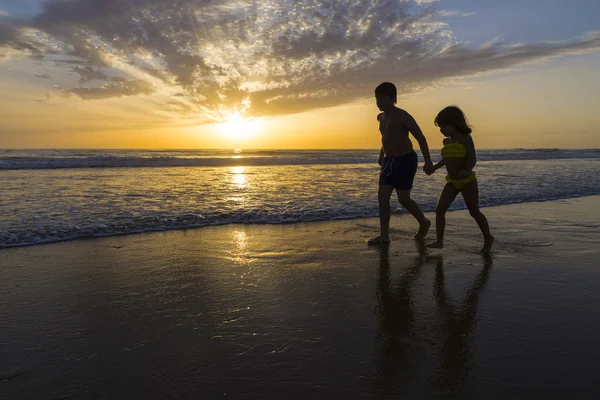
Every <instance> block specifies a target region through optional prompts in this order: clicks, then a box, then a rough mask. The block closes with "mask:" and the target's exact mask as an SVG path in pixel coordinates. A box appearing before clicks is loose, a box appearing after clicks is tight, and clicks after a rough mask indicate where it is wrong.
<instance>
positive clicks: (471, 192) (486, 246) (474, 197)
mask: <svg viewBox="0 0 600 400" xmlns="http://www.w3.org/2000/svg"><path fill="white" fill-rule="evenodd" d="M462 195H463V198H464V199H465V204H466V206H467V208H468V209H469V213H470V214H471V216H472V217H473V219H474V220H475V222H477V225H478V226H479V229H481V233H482V234H483V249H482V250H483V251H489V250H490V249H491V248H492V244H493V243H494V237H493V236H492V235H491V234H490V226H489V225H488V221H487V218H486V217H485V215H483V213H482V212H481V211H480V210H479V186H478V185H477V181H473V182H469V183H468V184H466V185H465V187H464V188H463V189H462Z"/></svg>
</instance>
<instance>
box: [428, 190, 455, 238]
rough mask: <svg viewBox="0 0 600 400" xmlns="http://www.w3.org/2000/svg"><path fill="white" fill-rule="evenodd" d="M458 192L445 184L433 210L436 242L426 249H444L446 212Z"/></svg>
mask: <svg viewBox="0 0 600 400" xmlns="http://www.w3.org/2000/svg"><path fill="white" fill-rule="evenodd" d="M457 194H458V190H456V188H455V187H454V186H452V184H451V183H446V186H444V189H442V193H441V194H440V198H439V200H438V203H437V207H436V208H435V232H436V235H437V241H435V242H433V243H431V244H428V245H427V247H429V248H432V249H441V248H443V247H444V229H445V228H446V211H448V207H450V204H452V202H453V201H454V199H455V198H456V195H457Z"/></svg>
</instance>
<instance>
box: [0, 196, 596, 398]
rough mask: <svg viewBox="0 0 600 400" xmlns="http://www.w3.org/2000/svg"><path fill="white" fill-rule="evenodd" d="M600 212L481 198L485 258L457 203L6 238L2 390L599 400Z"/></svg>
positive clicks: (568, 204) (587, 202)
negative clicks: (385, 227) (440, 233)
mask: <svg viewBox="0 0 600 400" xmlns="http://www.w3.org/2000/svg"><path fill="white" fill-rule="evenodd" d="M599 205H600V196H593V197H585V198H580V199H571V200H561V201H555V202H545V203H529V204H518V205H510V206H502V207H492V208H486V209H484V212H485V213H486V215H487V216H488V218H489V221H490V226H491V228H492V233H493V234H494V235H495V236H496V244H495V249H494V252H493V253H492V254H491V255H490V256H489V257H484V256H482V255H481V254H479V253H478V252H477V251H478V250H479V248H481V245H482V238H481V237H480V233H479V231H478V229H477V226H476V224H475V222H474V221H473V220H472V219H471V218H470V216H469V215H468V213H467V212H466V211H457V212H451V213H449V215H448V217H447V224H448V230H447V239H446V248H445V249H443V250H428V249H426V248H425V247H424V246H423V245H422V244H419V243H418V242H415V241H414V240H412V239H410V238H411V237H412V234H413V233H414V231H415V230H416V223H415V222H414V220H412V219H411V218H410V217H408V216H407V215H395V216H393V218H392V223H391V226H392V227H393V234H392V240H393V242H392V243H391V245H390V246H389V247H388V248H378V247H368V246H367V245H366V239H369V238H371V237H372V236H374V235H376V233H377V226H378V225H377V224H378V223H377V220H376V219H362V220H349V221H330V222H315V223H302V224H291V225H245V226H243V225H228V226H221V227H208V228H201V229H193V230H187V231H171V232H163V233H147V234H139V235H131V236H120V237H111V238H104V239H91V240H79V241H73V242H65V243H57V244H51V245H40V246H33V247H24V248H13V249H5V250H1V251H0V266H1V267H0V271H1V274H2V278H1V279H0V300H1V301H0V321H1V323H0V345H1V346H0V397H1V398H3V399H4V398H6V399H54V398H68V399H116V398H119V399H121V398H123V399H133V398H140V399H142V398H143V399H151V398H173V399H179V398H194V399H195V398H202V399H214V398H233V399H256V398H267V399H269V398H288V399H306V398H334V397H339V398H346V399H354V398H366V399H367V398H455V397H460V398H477V399H479V398H486V399H507V398H511V399H514V398H565V397H567V396H568V397H575V398H595V395H594V393H596V392H597V389H598V387H599V386H598V383H597V380H596V373H595V371H596V365H597V359H598V355H599V354H600V344H599V342H598V340H597V339H598V334H599V333H600V322H599V321H600V290H599V289H598V288H600V270H598V259H599V256H600V246H598V243H600V207H599ZM429 216H430V217H431V218H433V216H432V215H431V214H429ZM433 239H434V233H433V231H432V232H431V233H430V235H429V237H428V241H427V242H431V241H433Z"/></svg>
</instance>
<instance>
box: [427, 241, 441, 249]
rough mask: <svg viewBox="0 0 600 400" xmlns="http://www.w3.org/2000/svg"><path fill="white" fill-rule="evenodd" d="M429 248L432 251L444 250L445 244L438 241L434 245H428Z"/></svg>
mask: <svg viewBox="0 0 600 400" xmlns="http://www.w3.org/2000/svg"><path fill="white" fill-rule="evenodd" d="M427 247H429V248H430V249H443V248H444V242H441V241H439V240H436V241H435V242H433V243H429V244H428V245H427Z"/></svg>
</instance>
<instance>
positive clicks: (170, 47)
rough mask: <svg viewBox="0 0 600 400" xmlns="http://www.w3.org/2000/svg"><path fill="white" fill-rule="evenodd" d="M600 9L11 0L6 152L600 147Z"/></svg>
mask: <svg viewBox="0 0 600 400" xmlns="http://www.w3.org/2000/svg"><path fill="white" fill-rule="evenodd" d="M598 16H600V2H598V1H597V0H572V1H570V2H567V1H564V0H562V1H560V0H505V1H496V0H493V1H492V0H439V1H435V0H412V1H408V0H403V1H398V0H396V1H386V0H380V1H378V0H349V1H342V0H329V1H324V0H313V1H308V0H306V1H301V0H277V1H270V0H261V1H251V0H232V1H230V0H222V1H218V0H216V1H211V0H169V1H166V0H164V1H162V0H49V1H42V0H0V89H1V93H2V96H1V98H0V116H1V119H2V124H1V126H0V148H377V147H378V146H379V145H380V136H379V133H378V131H377V123H376V115H377V112H378V110H377V108H376V107H375V103H374V98H373V90H374V88H375V86H377V84H379V83H380V82H382V81H391V82H394V83H396V85H397V86H398V89H399V99H398V100H399V102H398V105H399V106H400V107H402V108H404V109H406V110H407V111H409V112H410V113H412V114H413V115H414V116H415V118H416V119H417V121H418V123H419V124H420V125H421V127H422V129H423V131H424V132H425V134H426V135H427V138H428V140H429V141H430V146H431V147H433V148H439V147H440V142H441V138H440V134H439V132H438V130H437V129H436V127H435V126H434V125H433V119H434V117H435V115H436V113H437V112H438V111H439V110H440V109H442V108H443V107H445V106H447V105H449V104H457V105H459V106H460V107H461V108H462V109H463V110H464V111H465V112H466V114H467V116H468V117H469V119H470V121H471V123H472V124H473V126H474V138H475V141H476V144H477V145H478V147H480V148H516V147H524V148H541V147H545V148H547V147H561V148H590V147H600V135H598V133H599V132H598V130H599V127H600V112H598V108H599V105H600V100H599V99H600V68H598V65H600V51H599V50H600V20H599V19H598Z"/></svg>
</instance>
